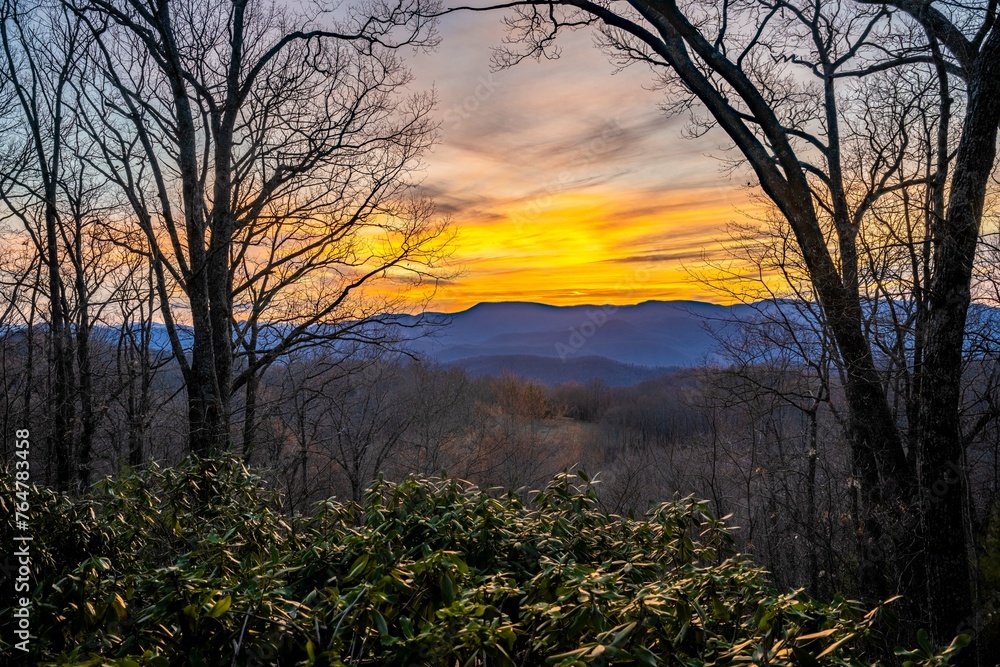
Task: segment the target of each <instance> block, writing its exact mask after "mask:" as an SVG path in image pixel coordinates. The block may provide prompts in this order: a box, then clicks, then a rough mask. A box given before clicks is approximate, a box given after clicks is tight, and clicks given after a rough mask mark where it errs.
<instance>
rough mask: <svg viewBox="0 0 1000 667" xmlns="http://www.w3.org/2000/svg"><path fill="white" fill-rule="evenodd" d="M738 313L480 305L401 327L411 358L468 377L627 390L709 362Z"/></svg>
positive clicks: (682, 304) (646, 305) (691, 305)
mask: <svg viewBox="0 0 1000 667" xmlns="http://www.w3.org/2000/svg"><path fill="white" fill-rule="evenodd" d="M740 308H743V307H741V306H736V307H727V306H716V305H713V304H708V303H701V302H697V301H646V302H643V303H640V304H636V305H633V306H547V305H543V304H537V303H524V302H500V303H481V304H478V305H476V306H473V307H472V308H469V309H468V310H464V311H462V312H459V313H452V314H447V313H427V314H425V315H423V316H421V317H420V318H419V319H417V318H413V319H412V320H411V321H409V322H406V323H408V324H417V323H418V322H420V324H418V325H417V326H418V327H420V328H421V329H420V330H421V331H422V333H423V334H424V335H423V336H422V337H420V338H419V339H417V340H415V341H413V342H411V343H409V344H408V347H409V349H410V350H411V351H413V352H414V353H416V354H419V355H422V356H425V357H428V358H431V359H434V360H436V361H439V362H441V363H445V364H449V365H458V366H462V367H463V368H466V369H468V370H469V371H470V373H473V374H491V375H492V374H499V372H502V371H503V370H508V371H510V372H514V373H516V374H517V375H522V376H524V377H532V378H534V379H538V380H541V381H543V382H546V383H548V384H552V383H555V382H562V381H566V380H578V381H585V380H588V379H593V378H600V379H604V380H605V381H608V382H609V383H614V384H634V383H636V382H640V381H642V380H645V379H649V378H650V377H655V375H660V374H663V373H665V372H667V371H668V370H669V369H670V368H671V367H683V366H695V365H698V364H700V363H703V362H705V361H706V360H707V359H710V358H711V357H712V350H713V348H714V347H715V345H716V340H715V338H714V337H713V333H719V332H721V331H723V330H724V329H725V328H726V327H727V326H729V324H727V323H728V322H730V321H732V320H733V319H734V318H737V319H738V318H739V317H740V315H741V313H739V312H736V309H740Z"/></svg>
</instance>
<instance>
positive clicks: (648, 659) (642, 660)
mask: <svg viewBox="0 0 1000 667" xmlns="http://www.w3.org/2000/svg"><path fill="white" fill-rule="evenodd" d="M632 657H633V658H635V660H636V662H638V663H639V664H640V665H642V666H643V667H656V665H657V660H656V654H654V653H653V652H652V651H650V650H649V649H648V648H646V647H645V646H635V647H633V648H632Z"/></svg>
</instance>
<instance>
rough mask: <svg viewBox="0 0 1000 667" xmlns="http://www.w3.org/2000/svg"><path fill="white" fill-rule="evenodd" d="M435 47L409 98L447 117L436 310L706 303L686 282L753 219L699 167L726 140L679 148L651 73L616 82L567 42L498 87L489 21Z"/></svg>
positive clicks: (450, 32)
mask: <svg viewBox="0 0 1000 667" xmlns="http://www.w3.org/2000/svg"><path fill="white" fill-rule="evenodd" d="M441 35H442V43H441V46H440V48H439V50H438V52H436V53H434V54H430V55H420V56H418V57H415V58H414V59H413V61H412V66H413V68H414V71H415V74H416V81H415V84H414V85H416V86H423V87H428V86H430V85H434V87H435V89H436V91H437V93H438V95H439V98H440V101H441V102H440V109H441V113H442V115H441V118H442V127H441V132H442V141H441V144H440V145H439V146H438V147H437V148H436V149H435V150H434V152H433V153H432V154H431V155H430V156H429V157H428V159H427V160H426V173H425V177H424V180H423V183H422V185H421V187H422V188H423V190H424V192H425V193H427V194H430V195H432V196H434V198H435V199H436V200H437V202H438V207H439V210H440V211H442V212H443V213H447V214H448V215H450V216H451V217H452V218H453V220H454V223H455V226H456V228H457V236H456V242H455V243H456V245H455V248H454V253H453V261H454V264H455V266H456V267H459V268H461V269H462V273H461V276H460V277H459V278H458V279H456V280H454V281H452V282H451V283H450V284H447V285H443V286H439V289H438V290H437V292H436V293H435V296H434V304H435V305H436V306H438V307H443V308H445V307H448V306H450V307H451V309H455V308H461V307H466V306H469V305H472V304H473V303H476V302H478V301H485V300H501V299H511V300H513V299H518V300H533V301H542V302H546V303H562V304H566V303H590V302H601V303H626V302H635V301H637V300H645V299H649V298H660V299H664V298H699V297H700V298H706V297H709V296H710V295H711V292H710V290H708V289H707V288H702V287H700V286H698V285H697V284H693V283H692V280H691V278H690V274H689V272H688V270H687V268H686V266H687V265H688V264H690V263H697V262H699V261H701V259H702V257H703V255H704V254H705V253H707V254H709V255H713V254H716V255H717V254H718V253H719V251H720V246H719V244H718V242H717V241H716V239H718V238H720V237H723V236H724V227H725V225H726V224H727V223H728V222H730V221H731V220H734V219H736V218H738V217H739V216H740V213H739V210H738V207H742V206H747V198H746V194H745V193H744V192H742V191H740V190H738V189H736V188H734V187H733V186H732V184H731V183H730V182H729V181H728V180H726V179H725V178H723V177H722V176H720V173H719V165H720V163H719V162H718V161H717V160H713V159H712V158H711V157H707V156H708V155H710V154H713V153H715V154H717V153H718V152H719V147H720V145H721V144H723V143H725V142H724V140H723V138H721V137H719V136H717V135H715V134H711V133H710V134H709V135H708V136H705V137H702V138H701V139H699V140H688V139H684V138H682V137H681V136H680V131H681V128H682V126H683V121H682V120H681V119H676V118H666V117H665V116H664V115H663V114H662V113H661V112H660V111H659V110H658V109H657V103H658V102H659V101H660V99H661V98H660V93H656V92H653V91H651V90H649V89H648V88H649V86H648V84H649V83H650V78H649V76H648V73H646V72H643V71H642V70H641V69H640V68H634V69H629V70H625V71H624V72H621V73H619V74H618V75H616V76H611V73H612V71H613V66H612V65H610V64H609V63H608V62H607V60H606V58H605V57H604V55H603V54H601V53H600V52H599V51H597V50H596V49H594V48H592V46H591V45H590V40H589V37H587V36H586V35H585V34H584V33H575V34H573V35H568V37H569V39H568V40H565V41H564V42H563V45H562V46H563V48H564V57H563V58H562V59H560V60H557V61H542V62H540V63H535V62H525V63H522V64H521V65H519V66H517V67H515V68H513V69H511V70H506V71H501V72H495V73H491V72H490V70H489V66H490V62H489V61H490V46H495V45H498V44H500V42H501V39H502V37H503V30H502V27H501V26H500V25H499V21H498V20H497V17H496V16H495V15H482V14H478V15H463V16H452V17H449V18H448V19H447V20H446V21H445V22H444V23H443V24H442V27H441ZM637 270H639V271H641V272H642V280H638V281H637V280H635V275H634V274H635V272H636V271H637ZM624 285H629V287H628V288H627V289H626V288H625V287H623V286H624ZM445 309H447V308H445Z"/></svg>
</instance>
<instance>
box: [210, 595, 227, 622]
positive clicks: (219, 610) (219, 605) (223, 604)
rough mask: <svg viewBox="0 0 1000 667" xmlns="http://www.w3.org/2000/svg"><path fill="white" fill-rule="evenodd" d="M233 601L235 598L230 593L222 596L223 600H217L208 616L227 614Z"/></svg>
mask: <svg viewBox="0 0 1000 667" xmlns="http://www.w3.org/2000/svg"><path fill="white" fill-rule="evenodd" d="M232 602H233V599H232V597H231V596H229V595H227V596H226V597H224V598H222V599H221V600H219V601H218V602H216V603H215V604H214V605H212V609H211V610H210V611H209V612H208V617H209V618H218V617H220V616H222V615H223V614H225V613H226V612H227V611H228V610H229V605H231V604H232Z"/></svg>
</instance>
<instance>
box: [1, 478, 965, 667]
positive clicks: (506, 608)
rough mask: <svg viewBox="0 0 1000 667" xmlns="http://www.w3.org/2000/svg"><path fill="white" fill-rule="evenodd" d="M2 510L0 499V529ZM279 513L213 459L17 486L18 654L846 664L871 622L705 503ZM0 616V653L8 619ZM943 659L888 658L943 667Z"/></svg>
mask: <svg viewBox="0 0 1000 667" xmlns="http://www.w3.org/2000/svg"><path fill="white" fill-rule="evenodd" d="M9 478H10V477H9V476H8V475H4V476H3V479H5V480H6V479H9ZM12 497H13V496H12V489H11V488H9V487H8V488H3V489H2V495H0V503H2V504H3V507H2V508H0V509H3V512H4V517H5V522H6V523H5V525H4V526H3V530H4V531H5V532H6V533H8V535H9V534H11V533H12V531H13V526H12V512H10V511H9V510H10V503H11V501H12ZM278 500H279V498H278V497H277V496H276V494H275V493H274V492H272V491H270V490H268V488H267V486H266V484H265V483H264V480H263V479H262V478H261V477H260V476H259V475H257V474H255V473H253V472H251V471H249V470H247V469H246V468H245V467H244V466H243V465H242V463H240V462H239V461H238V460H227V459H219V460H204V459H191V460H189V461H187V462H185V463H184V464H183V465H181V466H179V467H177V468H173V469H161V468H157V467H151V468H149V469H147V470H145V471H142V472H127V473H125V474H122V475H121V476H119V477H117V478H115V479H107V480H105V481H103V482H102V483H100V484H98V485H97V486H96V487H95V488H94V490H93V491H92V492H91V493H90V494H89V495H87V496H85V497H82V498H70V497H67V496H63V495H59V494H56V493H54V492H52V491H48V490H45V489H35V490H34V495H33V498H32V510H31V513H32V516H33V519H34V524H33V530H34V533H35V536H36V541H35V543H34V544H33V550H34V551H33V567H34V570H35V577H36V579H35V581H36V587H35V591H34V600H35V602H36V606H35V607H34V616H33V620H32V623H33V633H34V634H36V635H37V639H34V640H33V643H32V654H31V655H30V656H28V657H27V658H26V659H28V660H30V661H31V662H32V664H59V665H64V664H73V665H93V666H98V665H118V666H121V667H125V666H134V665H151V666H160V665H163V666H166V665H174V664H191V665H195V666H200V665H212V666H215V665H262V664H280V665H558V666H561V667H568V666H570V665H611V664H632V665H672V666H673V665H677V666H694V665H699V666H700V665H737V664H749V663H753V664H769V665H803V666H812V665H866V664H870V662H871V661H870V660H869V659H867V658H866V647H867V646H871V645H873V642H874V640H875V639H876V638H877V632H878V621H879V619H880V618H881V617H882V616H883V615H884V613H885V611H886V610H885V608H884V607H879V608H878V609H875V610H873V611H866V610H864V609H862V608H861V607H860V606H859V605H858V604H857V603H854V602H851V601H848V600H845V599H842V598H840V597H837V598H835V599H834V600H832V601H830V602H819V601H816V600H812V599H810V598H808V597H807V596H805V595H803V594H802V593H801V592H800V591H796V592H790V593H779V592H777V591H775V590H774V589H773V588H772V587H771V586H770V585H769V583H768V580H767V577H766V574H765V573H764V572H763V571H762V570H760V569H759V568H757V567H755V566H754V565H753V564H752V563H751V562H750V561H749V560H748V559H746V558H745V557H743V556H740V555H734V554H732V553H730V551H729V543H730V538H729V533H728V531H727V528H726V526H725V524H724V523H723V521H721V520H719V519H717V518H715V517H713V516H712V515H711V514H710V513H709V512H708V510H707V508H706V506H705V504H704V503H701V502H697V501H694V500H692V499H689V498H686V499H682V500H677V501H674V502H669V503H664V504H662V505H660V506H659V507H657V508H656V509H655V510H653V511H652V512H650V513H649V514H648V516H646V517H645V518H643V519H641V520H637V519H628V518H622V517H618V516H613V515H608V514H605V513H602V512H600V511H599V510H598V509H597V507H596V497H595V495H594V493H593V491H592V489H591V488H590V484H589V482H588V479H587V477H586V476H585V475H583V474H582V473H581V474H579V475H578V476H574V475H571V474H562V475H559V476H557V477H556V478H555V479H554V480H553V481H552V482H551V483H550V484H549V486H548V487H547V488H546V489H544V490H543V491H541V492H538V493H536V494H534V495H533V497H532V498H531V502H530V503H527V504H526V503H525V502H524V501H522V500H521V499H520V497H519V496H518V495H516V494H513V493H507V494H503V495H501V494H496V493H488V492H484V491H481V490H479V489H478V488H476V487H475V486H473V485H471V484H468V483H466V482H462V481H459V480H449V479H425V478H409V479H407V480H406V481H404V482H402V483H400V484H393V483H389V482H385V481H380V482H378V483H377V484H375V485H374V486H373V487H372V489H371V490H370V491H369V493H368V494H367V496H366V498H365V500H364V502H363V503H362V504H361V505H355V504H345V503H339V502H335V501H333V500H331V501H326V502H323V503H321V504H320V505H318V506H317V508H316V510H315V512H314V513H313V514H312V515H311V516H298V515H296V516H293V517H288V516H285V515H283V514H282V513H281V512H280V511H279V509H278ZM5 543H7V544H10V543H11V542H10V541H9V540H8V541H7V542H5ZM8 604H9V603H8V602H6V601H3V600H0V605H8ZM0 614H2V618H3V619H4V621H3V622H4V623H5V624H6V625H5V626H4V627H3V634H2V639H0V642H7V641H9V640H10V638H11V637H12V636H13V632H12V627H11V626H10V619H11V609H10V607H9V606H7V607H5V608H2V609H0ZM922 644H923V642H922ZM961 644H962V641H961V640H956V642H955V643H953V644H952V645H951V646H949V647H946V648H944V649H936V648H934V647H931V646H929V645H927V646H923V645H922V646H921V648H920V649H918V650H916V651H911V652H905V654H904V652H901V654H903V657H904V658H906V660H907V661H908V662H909V664H913V665H932V664H946V663H947V661H948V659H949V657H950V656H952V655H953V654H954V653H955V652H956V651H957V650H958V648H959V647H960V645H961ZM0 648H2V650H3V651H4V653H5V655H7V656H9V657H14V658H16V656H15V655H14V654H15V653H16V652H15V651H14V650H13V648H12V647H11V645H10V644H0Z"/></svg>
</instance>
